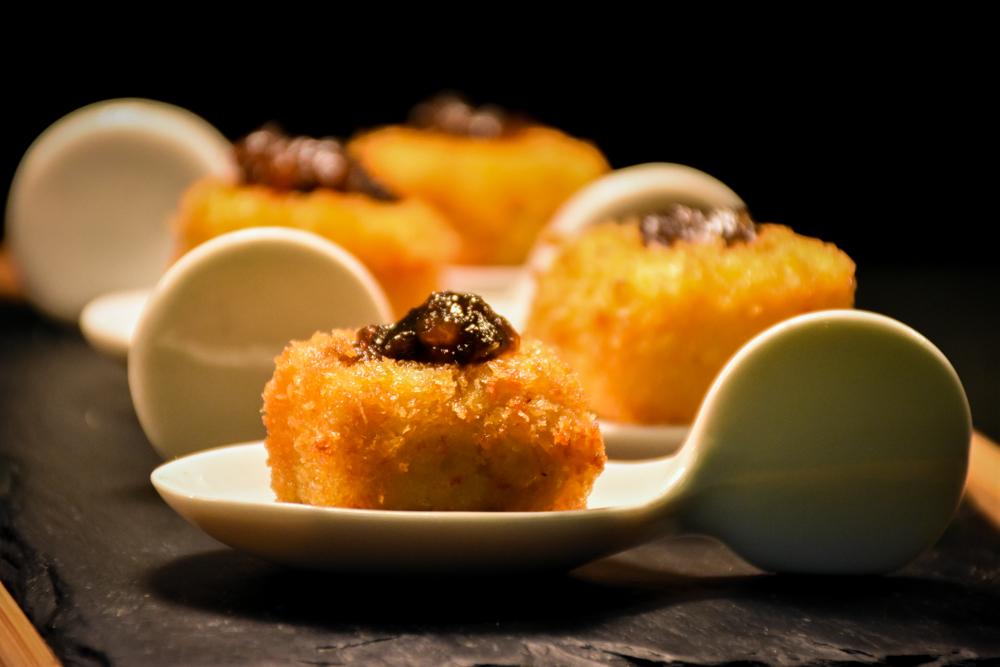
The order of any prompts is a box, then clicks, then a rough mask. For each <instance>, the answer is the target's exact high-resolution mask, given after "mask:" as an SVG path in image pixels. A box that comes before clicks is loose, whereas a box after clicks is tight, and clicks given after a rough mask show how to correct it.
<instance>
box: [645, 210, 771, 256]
mask: <svg viewBox="0 0 1000 667" xmlns="http://www.w3.org/2000/svg"><path fill="white" fill-rule="evenodd" d="M639 231H640V232H641V233H642V243H643V245H647V246H648V245H649V244H651V243H658V244H660V245H667V246H669V245H671V244H672V243H674V242H675V241H694V242H698V241H708V240H710V239H716V238H721V239H722V240H724V241H725V242H726V245H732V244H733V243H740V242H744V243H745V242H747V241H753V240H754V239H755V238H757V225H756V223H754V221H753V220H752V219H751V218H750V213H749V212H748V211H747V210H746V209H745V208H740V209H734V208H717V209H713V210H711V211H708V212H705V211H701V210H699V209H696V208H691V207H689V206H682V205H680V204H675V205H674V206H672V207H671V208H669V209H667V210H666V211H658V212H655V213H647V214H646V215H644V216H642V218H640V219H639Z"/></svg>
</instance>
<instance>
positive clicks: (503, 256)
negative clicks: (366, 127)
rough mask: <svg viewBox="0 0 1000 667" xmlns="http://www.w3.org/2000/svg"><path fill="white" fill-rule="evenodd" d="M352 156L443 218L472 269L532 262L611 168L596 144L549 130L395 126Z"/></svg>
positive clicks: (360, 140) (360, 141)
mask: <svg viewBox="0 0 1000 667" xmlns="http://www.w3.org/2000/svg"><path fill="white" fill-rule="evenodd" d="M348 151H349V152H350V153H351V154H352V155H353V156H354V157H355V158H356V159H358V160H359V161H360V163H361V164H362V165H363V166H364V168H365V170H366V171H368V173H370V174H371V175H372V176H374V177H375V178H376V179H377V180H379V181H380V182H382V183H385V185H386V186H387V187H388V188H389V189H390V190H392V191H394V192H398V193H401V194H403V195H405V196H410V197H417V198H419V199H422V200H423V201H426V202H428V203H430V204H432V205H434V206H435V207H436V208H438V209H439V210H440V211H442V212H443V213H444V214H445V215H446V216H447V217H448V219H449V220H450V221H451V223H452V225H453V227H454V228H455V230H456V231H457V232H458V233H459V234H460V235H461V238H462V248H461V252H460V256H459V261H460V262H463V263H466V264H518V263H520V262H522V261H524V259H525V257H526V256H527V254H528V251H529V250H530V249H531V247H532V245H533V244H534V241H535V237H536V236H537V235H538V232H539V230H540V229H541V228H542V227H543V226H544V225H545V223H547V222H548V220H549V219H550V218H551V217H552V215H553V213H555V211H556V209H557V208H559V206H560V205H561V204H562V203H563V202H564V201H565V200H566V199H567V198H569V196H570V195H572V194H573V193H574V192H576V191H577V190H578V189H579V188H580V187H582V186H583V185H586V184H587V183H589V182H590V181H592V180H594V179H595V178H597V177H598V176H600V175H601V174H603V173H605V172H606V171H608V169H609V167H608V163H607V161H606V160H605V159H604V156H603V155H602V154H601V152H600V151H599V150H598V149H597V148H596V147H595V146H593V145H592V144H590V143H587V142H585V141H581V140H579V139H574V138H573V137H570V136H568V135H566V134H563V133H562V132H559V131H558V130H555V129H552V128H548V127H541V126H529V127H526V128H524V129H521V130H519V131H518V132H516V133H513V134H510V135H503V136H500V137H495V138H472V137H467V136H456V135H453V134H447V133H444V132H435V131H429V130H421V129H416V128H411V127H405V126H392V127H385V128H382V129H379V130H375V131H372V132H368V133H366V134H362V135H360V136H358V137H357V138H355V139H354V140H352V141H351V142H350V144H349V145H348Z"/></svg>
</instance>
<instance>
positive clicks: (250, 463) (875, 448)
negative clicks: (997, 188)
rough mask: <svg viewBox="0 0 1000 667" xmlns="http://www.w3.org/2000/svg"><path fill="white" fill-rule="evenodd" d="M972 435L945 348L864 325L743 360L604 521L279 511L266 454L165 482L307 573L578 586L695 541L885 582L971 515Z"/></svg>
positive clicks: (616, 499) (777, 334) (834, 327)
mask: <svg viewBox="0 0 1000 667" xmlns="http://www.w3.org/2000/svg"><path fill="white" fill-rule="evenodd" d="M970 434H971V423H970V415H969V407H968V403H967V401H966V398H965V393H964V391H963V390H962V386H961V383H960V382H959V379H958V377H957V375H956V374H955V371H954V370H953V369H952V367H951V366H950V364H949V363H948V361H947V360H946V359H945V358H944V356H943V355H942V354H941V353H940V351H938V350H937V348H935V347H934V346H933V345H931V343H929V342H928V341H927V340H926V339H925V338H923V337H922V336H920V335H919V334H918V333H916V332H915V331H913V330H912V329H909V328H908V327H906V326H905V325H903V324H900V323H899V322H896V321H895V320H891V319H889V318H887V317H884V316H881V315H875V314H872V313H866V312H861V311H826V312H819V313H812V314H809V315H803V316H800V317H796V318H793V319H791V320H788V321H786V322H783V323H781V324H778V325H776V326H775V327H772V328H771V329H769V330H767V331H765V332H764V333H762V334H761V335H759V336H758V337H756V338H755V339H754V340H752V341H751V342H750V343H748V344H747V345H746V346H745V347H744V348H743V349H741V350H740V351H739V352H738V353H737V354H736V355H735V356H734V357H733V358H732V360H730V362H729V363H728V365H727V366H726V367H725V368H724V369H723V371H722V373H721V374H720V375H719V377H718V378H717V380H716V382H715V384H714V385H713V386H712V388H711V390H710V391H709V393H708V395H707V397H706V399H705V402H704V404H703V405H702V408H701V410H700V412H699V414H698V417H697V419H696V421H695V423H694V425H693V427H692V431H691V435H690V437H689V438H688V440H687V442H686V443H685V445H684V447H683V448H682V449H681V451H680V452H679V453H678V454H677V455H676V456H674V457H671V458H666V459H655V460H650V461H643V462H630V463H609V464H608V466H607V468H606V470H605V471H604V473H603V474H602V475H601V477H600V478H599V479H598V482H597V484H596V485H595V488H594V491H593V494H592V495H591V499H590V509H587V510H580V511H570V512H511V513H506V512H497V513H488V512H402V511H376V510H351V509H340V508H324V507H311V506H306V505H298V504H291V503H277V502H275V501H274V496H273V494H272V493H271V491H270V488H269V483H268V480H269V475H268V469H267V467H266V464H265V456H266V453H265V451H264V448H263V446H262V445H261V444H259V443H257V444H249V445H239V446H235V447H228V448H221V449H215V450H211V451H208V452H203V453H201V454H196V455H193V456H190V457H187V458H184V459H180V460H178V461H174V462H172V463H168V464H165V465H163V466H161V467H160V468H158V469H157V470H156V471H154V473H153V475H152V481H153V484H154V485H155V486H156V488H157V490H158V491H159V492H160V494H161V495H162V496H163V497H164V499H165V500H166V501H167V502H168V503H169V504H170V505H171V506H172V507H173V508H174V509H175V510H177V511H178V512H179V513H181V514H182V515H183V516H185V517H186V518H187V519H188V520H189V521H191V522H192V523H194V524H196V525H198V526H199V527H201V528H202V529H204V530H205V531H206V532H208V533H209V534H210V535H212V536H213V537H215V538H217V539H219V540H221V541H222V542H224V543H226V544H229V545H230V546H233V547H234V548H237V549H241V550H244V551H248V552H250V553H253V554H257V555H259V556H262V557H264V558H267V559H270V560H274V561H278V562H282V563H288V564H291V565H297V566H307V567H318V568H328V569H341V570H364V571H395V572H400V571H437V572H456V571H480V572H497V571H505V570H506V571H509V570H523V569H538V568H571V567H575V566H578V565H582V564H584V563H587V562H589V561H592V560H595V559H597V558H600V557H603V556H607V555H610V554H613V553H616V552H618V551H622V550H625V549H627V548H629V547H632V546H635V545H638V544H641V543H643V542H645V541H648V540H651V539H654V538H657V537H661V536H664V535H667V534H674V533H680V532H692V533H702V534H708V535H712V536H715V537H717V538H719V539H721V540H723V541H724V542H726V543H727V544H728V545H729V546H730V547H732V548H733V549H734V550H735V551H736V552H737V553H739V554H740V555H741V556H743V557H744V558H745V559H746V560H748V561H749V562H750V563H752V564H754V565H756V566H758V567H760V568H762V569H765V570H769V571H777V572H807V573H878V572H886V571H890V570H893V569H895V568H898V567H900V566H902V565H903V564H905V563H906V562H908V561H909V560H910V559H912V558H913V557H915V556H916V555H918V554H919V553H920V552H921V551H922V550H924V549H925V548H927V547H928V546H930V545H931V544H932V543H933V542H934V541H935V540H936V539H937V538H938V537H939V536H940V534H941V533H942V531H943V530H944V528H945V526H946V525H947V524H948V522H949V520H950V519H951V516H952V514H953V512H954V510H955V508H956V506H957V504H958V500H959V498H960V495H961V492H962V487H963V483H964V480H965V473H966V468H967V464H968V448H969V437H970Z"/></svg>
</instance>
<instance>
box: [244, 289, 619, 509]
mask: <svg viewBox="0 0 1000 667" xmlns="http://www.w3.org/2000/svg"><path fill="white" fill-rule="evenodd" d="M435 299H436V301H435ZM434 303H436V304H437V305H439V306H440V305H443V306H444V308H441V309H438V310H436V311H428V310H424V311H419V310H415V311H411V313H410V315H408V316H407V318H404V320H402V321H401V322H399V323H397V324H395V325H384V326H383V327H367V328H365V329H361V330H359V331H354V330H347V329H341V330H335V331H332V332H330V333H322V332H320V333H316V334H315V335H314V336H313V337H312V338H311V339H309V340H307V341H299V342H293V343H291V344H290V345H289V346H288V347H287V348H286V349H285V350H284V352H283V353H282V354H281V355H280V356H279V357H278V358H277V360H276V367H275V372H274V376H273V378H272V379H271V380H270V381H269V382H268V383H267V386H266V388H265V390H264V407H263V417H264V424H265V426H266V428H267V439H266V441H265V442H266V445H267V450H268V464H269V466H270V468H271V485H272V487H273V489H274V492H275V494H276V496H277V498H278V500H279V501H284V502H299V503H306V504H311V505H324V506H337V507H349V508H365V509H384V510H480V511H493V510H510V511H514V510H517V511H536V510H570V509H580V508H583V507H585V506H586V500H587V496H588V494H589V493H590V490H591V487H592V485H593V483H594V480H595V479H596V478H597V476H598V475H599V474H600V472H601V471H602V469H603V467H604V462H605V458H606V457H605V454H604V444H603V441H602V439H601V435H600V432H599V429H598V427H597V423H596V420H595V418H594V416H593V414H592V413H591V412H589V410H588V407H587V400H586V398H585V396H584V394H583V390H582V388H581V386H580V383H579V381H578V380H577V379H576V377H575V376H574V375H573V374H572V372H571V371H570V370H569V368H568V367H567V366H566V365H565V364H564V363H563V362H562V361H560V360H559V359H558V358H557V357H556V355H554V354H553V353H552V352H551V351H550V350H549V349H548V348H547V347H546V346H545V345H543V344H541V343H539V342H537V341H530V340H524V341H520V342H519V338H518V337H517V335H516V334H513V335H511V332H510V331H508V332H506V333H505V332H503V331H500V332H499V333H498V332H497V330H496V328H495V324H496V323H497V322H498V321H499V320H500V319H502V318H499V316H496V315H495V314H492V311H490V313H488V314H486V315H483V314H482V313H481V312H476V313H473V315H474V318H473V319H464V320H463V319H456V318H455V317H454V316H453V314H454V313H455V312H458V311H460V310H462V309H466V310H465V312H466V313H467V312H468V310H469V305H470V303H471V304H472V306H476V305H477V303H478V302H476V301H475V300H470V299H467V298H466V297H465V295H454V294H451V293H439V294H437V295H434V296H432V297H431V299H429V300H428V304H434ZM426 305H427V304H425V306H422V308H425V307H426ZM462 317H464V314H463V315H462ZM476 318H478V319H476ZM468 322H472V323H473V324H472V325H468V324H467V323H468ZM507 326H508V327H509V325H507ZM487 329H488V330H490V331H491V332H492V333H490V334H489V335H487V336H481V335H480V334H479V333H478V332H480V331H483V330H487ZM511 331H512V330H511ZM469 332H472V334H470V333H469ZM469 335H474V336H475V337H476V338H478V340H474V341H472V342H471V345H470V340H469V337H468V336H469ZM449 350H450V352H449ZM389 354H395V356H397V357H400V358H394V357H393V356H387V355H389ZM494 355H496V356H494ZM482 359H485V361H481V360H482Z"/></svg>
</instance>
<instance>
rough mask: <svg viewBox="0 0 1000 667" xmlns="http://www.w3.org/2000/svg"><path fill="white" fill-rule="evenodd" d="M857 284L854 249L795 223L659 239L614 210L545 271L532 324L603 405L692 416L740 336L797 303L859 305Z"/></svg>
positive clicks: (639, 419) (659, 415)
mask: <svg viewBox="0 0 1000 667" xmlns="http://www.w3.org/2000/svg"><path fill="white" fill-rule="evenodd" d="M684 231H687V230H684ZM737 231H738V230H737ZM854 288H855V282H854V263H853V262H852V261H851V260H850V258H849V257H848V256H847V255H845V254H844V253H843V252H841V251H840V250H838V249H837V248H836V247H835V246H833V245H832V244H829V243H824V242H822V241H819V240H817V239H812V238H806V237H803V236H799V235H797V234H795V233H794V232H792V230H791V229H789V228H787V227H782V226H779V225H759V226H757V228H756V235H755V238H753V239H752V240H749V241H745V242H743V241H735V242H727V241H726V240H724V239H723V238H719V237H716V238H711V239H700V240H697V241H689V240H677V241H675V242H673V243H672V244H661V243H656V242H652V243H650V242H647V243H644V242H643V234H642V233H641V232H640V224H638V221H628V222H625V223H615V222H608V223H604V224H600V225H596V226H594V227H592V228H590V229H588V230H586V231H585V232H584V233H582V234H580V235H579V236H578V237H576V238H575V239H571V240H569V241H568V242H567V243H565V244H564V246H563V247H562V249H561V251H560V254H559V255H558V256H557V258H556V259H555V260H554V262H553V263H552V264H551V266H549V267H548V269H547V270H546V271H545V272H543V273H542V275H540V276H538V283H537V292H536V295H535V298H534V302H533V304H532V306H531V311H530V315H529V319H528V324H527V326H526V327H525V333H526V335H530V336H536V337H537V338H539V339H541V340H543V341H545V342H547V343H549V344H551V345H552V346H554V347H555V348H556V349H557V351H558V352H559V353H560V355H561V356H562V357H563V358H564V359H565V360H566V361H567V362H569V363H570V365H571V366H573V368H574V370H576V371H577V372H578V373H579V375H580V379H581V381H582V382H583V386H584V387H585V389H586V390H587V392H588V394H589V396H590V399H591V406H592V407H593V409H594V410H595V411H596V412H597V414H598V415H599V416H600V417H603V418H606V419H610V420H614V421H620V422H628V423H639V424H661V423H667V424H686V423H689V422H690V421H691V420H692V418H693V417H694V415H695V413H696V411H697V409H698V407H699V405H700V403H701V400H702V397H703V396H704V394H705V392H706V391H707V390H708V388H709V386H710V385H711V382H712V380H713V379H714V378H715V375H716V374H717V373H718V372H719V371H720V370H721V369H722V367H723V365H724V364H725V363H726V361H727V360H728V359H729V357H730V356H731V355H732V354H733V353H734V352H736V350H737V349H739V348H740V346H742V345H743V344H744V343H746V342H747V341H748V340H750V338H752V337H753V336H754V335H756V334H757V333H760V332H761V331H763V330H764V329H766V328H768V327H769V326H771V325H773V324H775V323H777V322H779V321H781V320H784V319H786V318H789V317H792V316H794V315H798V314H801V313H805V312H809V311H814V310H823V309H827V308H848V307H851V306H852V304H853V301H854Z"/></svg>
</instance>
